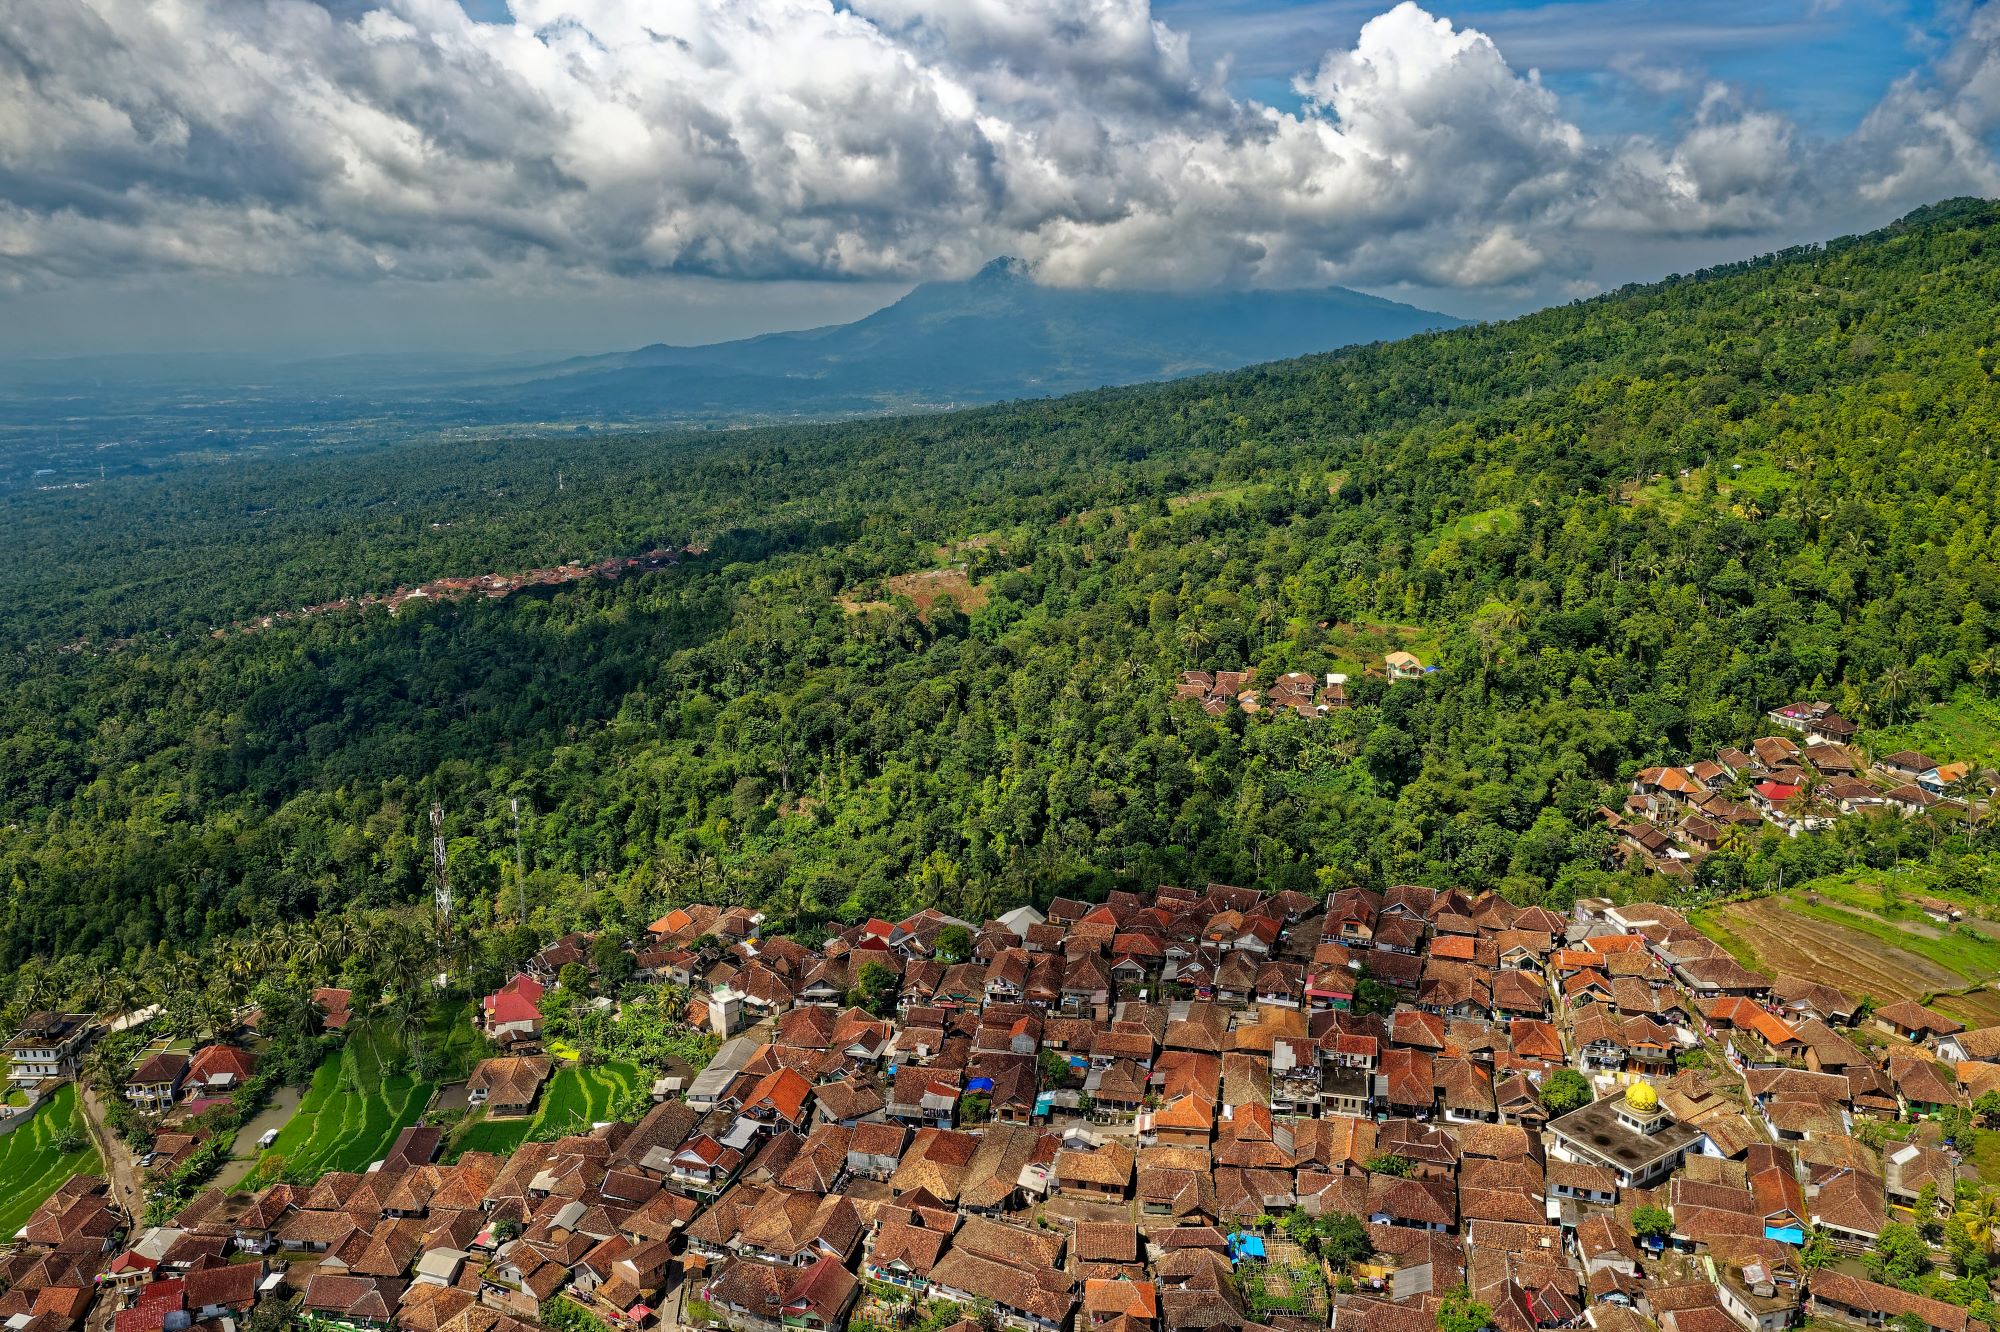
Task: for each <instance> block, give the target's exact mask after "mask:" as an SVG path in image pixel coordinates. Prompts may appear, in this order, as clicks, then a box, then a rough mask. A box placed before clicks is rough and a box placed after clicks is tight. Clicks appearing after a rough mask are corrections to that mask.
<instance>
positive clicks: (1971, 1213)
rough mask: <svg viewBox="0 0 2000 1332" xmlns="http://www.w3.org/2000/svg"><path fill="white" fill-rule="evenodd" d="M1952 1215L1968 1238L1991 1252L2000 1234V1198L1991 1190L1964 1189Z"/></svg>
mask: <svg viewBox="0 0 2000 1332" xmlns="http://www.w3.org/2000/svg"><path fill="white" fill-rule="evenodd" d="M1952 1215H1953V1216H1954V1217H1955V1218H1957V1220H1958V1223H1959V1224H1960V1225H1961V1226H1963V1227H1965V1233H1966V1237H1967V1238H1969V1239H1971V1240H1972V1242H1973V1243H1975V1244H1977V1245H1978V1246H1979V1247H1980V1248H1982V1249H1985V1250H1987V1251H1988V1252H1991V1250H1992V1248H1993V1240H1994V1236H1995V1235H1996V1233H2000V1196H1996V1195H1995V1194H1994V1193H1993V1192H1992V1191H1991V1190H1990V1189H1964V1190H1962V1191H1961V1192H1960V1194H1959V1197H1958V1205H1957V1206H1956V1207H1955V1208H1954V1209H1953V1210H1952Z"/></svg>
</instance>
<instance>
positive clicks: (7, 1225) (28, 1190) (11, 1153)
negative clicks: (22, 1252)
mask: <svg viewBox="0 0 2000 1332" xmlns="http://www.w3.org/2000/svg"><path fill="white" fill-rule="evenodd" d="M65 1129H71V1130H74V1131H75V1133H76V1135H77V1137H78V1139H79V1140H80V1141H81V1142H82V1143H83V1147H82V1148H81V1149H80V1150H78V1151H74V1152H70V1153H68V1154H67V1155H65V1154H64V1153H62V1152H60V1151H58V1150H57V1149H56V1148H57V1140H58V1139H59V1138H60V1137H61V1136H62V1134H63V1131H64V1130H65ZM102 1169H103V1163H102V1162H101V1161H99V1160H98V1158H97V1149H96V1148H95V1147H93V1146H92V1145H91V1142H90V1130H89V1129H88V1128H86V1127H85V1125H84V1122H83V1110H82V1107H81V1106H79V1105H78V1104H77V1101H76V1087H75V1086H74V1085H72V1084H67V1083H66V1084H64V1085H63V1087H62V1088H61V1089H60V1090H59V1091H57V1092H56V1094H55V1095H53V1096H51V1097H50V1098H49V1099H48V1103H47V1104H46V1105H44V1106H42V1108H41V1109H39V1110H37V1111H35V1116H34V1118H33V1119H30V1120H29V1121H28V1122H27V1123H25V1124H23V1125H21V1127H19V1128H17V1129H15V1130H14V1131H13V1132H12V1133H9V1134H7V1135H6V1136H5V1137H0V1240H7V1239H12V1238H13V1235H14V1232H15V1231H17V1230H19V1229H20V1228H21V1227H22V1226H24V1225H26V1224H27V1221H28V1218H29V1217H31V1216H33V1215H34V1214H35V1209H36V1208H37V1207H40V1206H41V1205H42V1204H43V1203H44V1202H46V1201H47V1200H48V1197H49V1195H50V1194H52V1193H54V1192H55V1191H56V1190H57V1189H59V1188H61V1187H62V1186H63V1184H64V1182H65V1181H67V1180H68V1179H69V1177H70V1176H71V1175H78V1174H82V1175H94V1174H97V1173H98V1172H100V1171H101V1170H102Z"/></svg>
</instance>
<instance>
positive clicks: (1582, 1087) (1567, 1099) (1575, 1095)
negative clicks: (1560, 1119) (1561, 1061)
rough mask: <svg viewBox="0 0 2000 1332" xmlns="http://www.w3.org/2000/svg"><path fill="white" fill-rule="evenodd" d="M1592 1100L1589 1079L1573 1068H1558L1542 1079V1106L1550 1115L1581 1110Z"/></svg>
mask: <svg viewBox="0 0 2000 1332" xmlns="http://www.w3.org/2000/svg"><path fill="white" fill-rule="evenodd" d="M1592 1099H1593V1095H1592V1093H1591V1089H1590V1079H1588V1078H1586V1077H1584V1076H1583V1074H1581V1073H1579V1072H1577V1071H1576V1070H1575V1069H1573V1068H1559V1069H1557V1070H1556V1071H1555V1072H1553V1073H1551V1074H1549V1075H1548V1076H1547V1077H1546V1078H1543V1079H1542V1104H1543V1105H1544V1106H1546V1107H1547V1108H1548V1112H1549V1113H1550V1114H1551V1115H1566V1114H1568V1113H1569V1112H1570V1111H1572V1110H1579V1109H1582V1108H1583V1107H1584V1106H1586V1105H1589V1104H1590V1102H1591V1101H1592Z"/></svg>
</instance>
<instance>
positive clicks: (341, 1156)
mask: <svg viewBox="0 0 2000 1332" xmlns="http://www.w3.org/2000/svg"><path fill="white" fill-rule="evenodd" d="M401 1054H402V1052H401V1050H400V1049H399V1048H398V1047H397V1045H396V1043H395V1042H394V1041H393V1040H390V1039H388V1038H386V1037H383V1036H380V1035H378V1034H377V1031H376V1029H375V1028H374V1027H373V1026H367V1025H364V1026H359V1027H356V1028H355V1029H354V1030H353V1031H352V1032H350V1033H349V1035H348V1039H347V1044H346V1045H345V1046H343V1047H342V1048H341V1052H340V1054H339V1056H338V1057H337V1058H333V1059H328V1060H327V1061H326V1062H325V1063H323V1064H321V1065H320V1066H319V1068H318V1069H317V1070H315V1071H314V1073H313V1080H312V1090H310V1091H308V1092H307V1093H306V1095H305V1099H304V1100H302V1101H300V1102H299V1109H298V1113H297V1114H295V1115H293V1116H292V1119H291V1122H290V1123H288V1124H286V1125H285V1127H284V1129H283V1130H282V1131H280V1132H279V1134H278V1140H277V1142H276V1143H274V1144H272V1146H271V1150H270V1151H268V1152H265V1153H264V1154H263V1156H261V1157H259V1158H258V1161H257V1167H256V1169H255V1170H254V1171H253V1172H252V1174H251V1180H252V1181H253V1182H255V1183H263V1182H265V1181H268V1180H272V1179H276V1178H278V1177H279V1176H284V1177H287V1178H297V1179H313V1178H317V1177H318V1176H319V1175H321V1174H323V1173H325V1172H326V1171H329V1170H366V1169H367V1168H368V1167H369V1166H370V1165H372V1164H373V1163H375V1162H376V1161H379V1160H381V1159H382V1156H383V1154H384V1153H386V1152H387V1151H388V1150H389V1146H390V1144H392V1143H394V1142H395V1140H396V1135H397V1134H398V1133H401V1132H402V1131H403V1130H404V1129H406V1128H408V1127H409V1126H410V1125H412V1124H414V1123H416V1122H417V1118H418V1116H420V1115H422V1114H423V1112H424V1107H425V1106H426V1105H428V1104H430V1099H431V1093H432V1092H433V1091H434V1090H435V1089H436V1087H435V1084H433V1083H429V1082H418V1081H416V1080H415V1079H414V1078H412V1077H411V1076H410V1075H409V1074H408V1073H404V1072H392V1071H391V1069H392V1068H399V1067H400V1066H401V1065H400V1059H401Z"/></svg>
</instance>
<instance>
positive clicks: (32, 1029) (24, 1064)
mask: <svg viewBox="0 0 2000 1332" xmlns="http://www.w3.org/2000/svg"><path fill="white" fill-rule="evenodd" d="M96 1034H97V1024H96V1022H95V1020H93V1019H92V1017H91V1015H90V1014H88V1013H31V1014H29V1015H28V1016H27V1017H25V1018H23V1019H22V1020H21V1027H20V1030H18V1031H16V1032H15V1033H14V1038H13V1039H12V1040H10V1041H8V1042H7V1077H8V1080H9V1081H10V1082H11V1083H12V1084H13V1085H14V1086H16V1087H33V1086H35V1085H36V1084H37V1083H40V1082H43V1081H45V1080H47V1079H49V1078H73V1077H75V1076H76V1075H77V1070H78V1068H79V1067H81V1065H82V1062H83V1051H84V1047H85V1046H87V1045H89V1044H90V1041H91V1038H92V1037H93V1036H95V1035H96Z"/></svg>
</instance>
